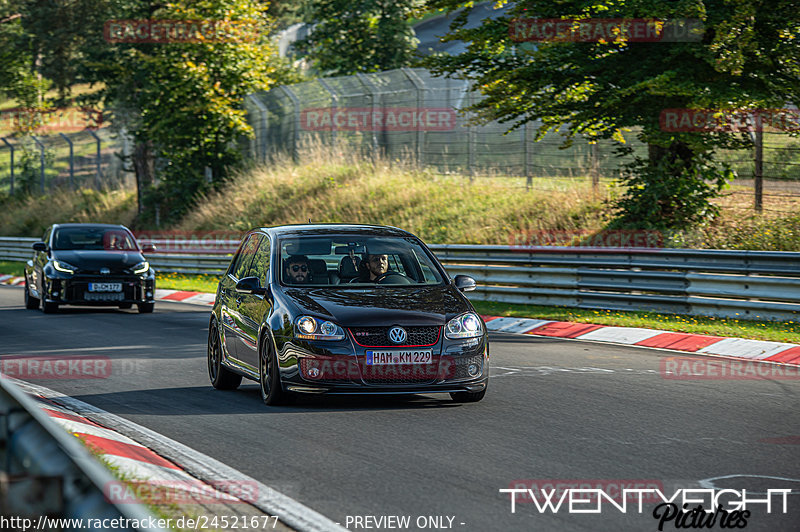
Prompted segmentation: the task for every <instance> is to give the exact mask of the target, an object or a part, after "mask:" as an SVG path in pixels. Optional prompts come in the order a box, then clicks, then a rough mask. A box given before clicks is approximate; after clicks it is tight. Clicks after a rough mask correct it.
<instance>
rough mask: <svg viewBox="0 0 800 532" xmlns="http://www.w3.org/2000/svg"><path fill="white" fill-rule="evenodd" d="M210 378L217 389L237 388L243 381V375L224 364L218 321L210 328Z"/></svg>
mask: <svg viewBox="0 0 800 532" xmlns="http://www.w3.org/2000/svg"><path fill="white" fill-rule="evenodd" d="M208 378H209V379H211V386H213V387H214V388H216V389H217V390H235V389H236V388H238V387H239V385H240V384H241V383H242V376H241V375H237V374H236V373H234V372H232V371H231V370H229V369H228V368H226V367H225V366H223V365H222V347H221V344H220V341H219V331H218V330H217V325H216V323H213V324H212V325H211V327H209V328H208Z"/></svg>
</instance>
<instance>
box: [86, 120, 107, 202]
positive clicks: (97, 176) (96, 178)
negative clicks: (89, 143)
mask: <svg viewBox="0 0 800 532" xmlns="http://www.w3.org/2000/svg"><path fill="white" fill-rule="evenodd" d="M87 131H88V132H89V134H90V135H91V136H93V137H94V140H95V141H96V142H97V173H96V174H95V176H94V188H95V189H96V190H100V178H101V177H102V176H103V174H102V173H101V171H100V162H101V161H100V137H98V136H97V133H95V132H94V131H93V130H91V129H87Z"/></svg>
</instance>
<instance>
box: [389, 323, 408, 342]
mask: <svg viewBox="0 0 800 532" xmlns="http://www.w3.org/2000/svg"><path fill="white" fill-rule="evenodd" d="M406 336H407V335H406V331H405V330H404V329H403V328H402V327H392V328H391V329H389V340H391V341H392V342H394V343H396V344H402V343H403V342H405V341H406Z"/></svg>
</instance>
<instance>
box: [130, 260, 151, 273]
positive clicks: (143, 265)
mask: <svg viewBox="0 0 800 532" xmlns="http://www.w3.org/2000/svg"><path fill="white" fill-rule="evenodd" d="M149 269H150V263H149V262H147V261H144V262H140V263H139V264H137V265H136V266H134V267H133V273H144V272H146V271H147V270H149Z"/></svg>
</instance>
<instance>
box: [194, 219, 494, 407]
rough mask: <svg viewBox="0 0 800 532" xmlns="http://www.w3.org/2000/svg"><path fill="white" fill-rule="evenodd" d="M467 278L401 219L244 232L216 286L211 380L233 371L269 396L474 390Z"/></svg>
mask: <svg viewBox="0 0 800 532" xmlns="http://www.w3.org/2000/svg"><path fill="white" fill-rule="evenodd" d="M370 261H373V262H374V264H370ZM375 272H377V274H376V273H375ZM474 288H475V281H474V280H473V279H472V278H470V277H467V276H464V275H457V276H456V277H455V278H454V279H451V278H450V277H449V276H448V275H447V273H446V272H445V270H444V268H443V267H442V265H441V264H440V263H439V261H438V260H437V259H436V257H435V256H434V255H433V253H432V252H431V251H430V250H429V249H428V248H427V247H426V246H425V244H423V243H422V242H421V241H420V240H419V239H418V238H417V237H415V236H414V235H412V234H410V233H407V232H405V231H402V230H400V229H395V228H391V227H381V226H366V225H340V224H329V225H328V224H326V225H293V226H282V227H272V228H262V229H256V230H253V231H250V232H249V233H248V234H247V235H245V237H244V239H243V240H242V242H241V244H240V246H239V249H238V250H237V252H236V254H235V256H234V257H233V259H232V261H231V264H230V266H229V268H228V271H227V273H226V274H225V275H224V277H223V278H222V280H221V281H220V283H219V287H218V288H217V297H216V302H215V304H214V307H213V310H212V314H211V321H210V324H209V334H208V372H209V377H210V378H211V383H212V384H213V386H214V387H215V388H218V389H235V388H236V387H238V386H239V384H240V383H241V380H242V377H246V378H249V379H253V380H255V381H258V382H259V384H260V386H259V387H260V389H261V396H262V399H263V400H264V402H265V403H266V404H268V405H273V404H279V403H280V402H282V401H283V400H284V399H286V398H287V396H288V395H291V394H293V393H309V394H333V393H342V394H415V393H426V394H427V393H435V392H441V393H449V394H450V396H451V397H452V399H453V400H454V401H457V402H475V401H480V400H481V399H483V396H484V394H485V393H486V387H487V383H488V379H489V367H488V358H489V345H488V341H487V333H486V326H485V324H484V323H483V320H482V319H481V317H480V316H479V315H478V314H476V313H475V310H474V309H473V307H472V305H471V304H470V302H469V300H468V299H467V298H466V297H465V296H464V294H463V293H462V292H464V291H468V290H472V289H474Z"/></svg>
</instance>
